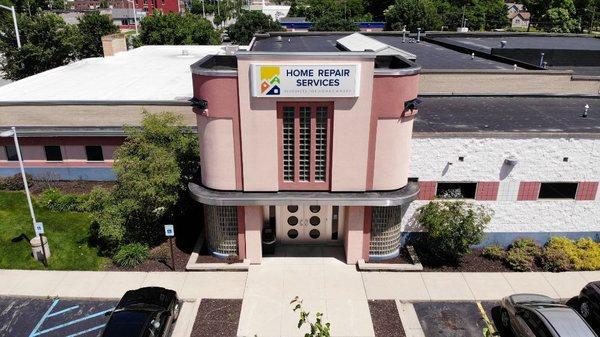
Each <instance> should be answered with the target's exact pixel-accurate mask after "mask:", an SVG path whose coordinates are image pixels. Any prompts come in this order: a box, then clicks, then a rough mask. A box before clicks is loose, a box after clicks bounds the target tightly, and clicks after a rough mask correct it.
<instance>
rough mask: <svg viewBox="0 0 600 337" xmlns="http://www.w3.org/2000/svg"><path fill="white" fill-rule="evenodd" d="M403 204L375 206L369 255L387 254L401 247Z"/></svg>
mask: <svg viewBox="0 0 600 337" xmlns="http://www.w3.org/2000/svg"><path fill="white" fill-rule="evenodd" d="M402 216H403V210H402V206H392V207H373V214H372V218H371V243H370V246H369V256H387V255H391V254H393V253H395V252H396V251H397V250H398V249H399V248H400V229H401V222H402Z"/></svg>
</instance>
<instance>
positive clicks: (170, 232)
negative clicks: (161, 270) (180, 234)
mask: <svg viewBox="0 0 600 337" xmlns="http://www.w3.org/2000/svg"><path fill="white" fill-rule="evenodd" d="M165 236H166V237H168V238H169V245H170V246H171V265H172V266H171V267H172V268H173V271H175V255H174V254H173V237H174V236H175V228H174V227H173V225H165Z"/></svg>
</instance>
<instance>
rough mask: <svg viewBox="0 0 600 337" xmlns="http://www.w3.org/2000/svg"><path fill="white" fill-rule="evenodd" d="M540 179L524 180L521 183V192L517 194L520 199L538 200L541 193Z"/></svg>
mask: <svg viewBox="0 0 600 337" xmlns="http://www.w3.org/2000/svg"><path fill="white" fill-rule="evenodd" d="M540 186H541V183H540V182H539V181H522V182H521V184H520V185H519V194H518V195H517V200H518V201H534V200H538V197H539V195H540Z"/></svg>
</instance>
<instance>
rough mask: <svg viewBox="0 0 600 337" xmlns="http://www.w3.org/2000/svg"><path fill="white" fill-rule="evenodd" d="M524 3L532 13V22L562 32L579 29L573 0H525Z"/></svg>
mask: <svg viewBox="0 0 600 337" xmlns="http://www.w3.org/2000/svg"><path fill="white" fill-rule="evenodd" d="M580 4H581V3H580ZM524 5H525V6H526V8H527V10H529V12H530V13H531V21H532V23H533V24H535V25H536V26H538V27H539V28H541V29H545V30H548V31H553V32H562V33H568V32H574V31H576V30H578V29H579V23H578V19H577V18H576V17H575V15H576V14H577V7H576V6H575V2H574V1H573V0H549V1H548V0H525V1H524ZM583 11H584V12H585V10H583ZM580 15H581V13H580Z"/></svg>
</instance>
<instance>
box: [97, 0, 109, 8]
mask: <svg viewBox="0 0 600 337" xmlns="http://www.w3.org/2000/svg"><path fill="white" fill-rule="evenodd" d="M98 6H99V7H100V8H108V7H109V4H108V0H102V1H100V4H99V5H98Z"/></svg>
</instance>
